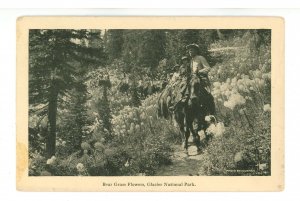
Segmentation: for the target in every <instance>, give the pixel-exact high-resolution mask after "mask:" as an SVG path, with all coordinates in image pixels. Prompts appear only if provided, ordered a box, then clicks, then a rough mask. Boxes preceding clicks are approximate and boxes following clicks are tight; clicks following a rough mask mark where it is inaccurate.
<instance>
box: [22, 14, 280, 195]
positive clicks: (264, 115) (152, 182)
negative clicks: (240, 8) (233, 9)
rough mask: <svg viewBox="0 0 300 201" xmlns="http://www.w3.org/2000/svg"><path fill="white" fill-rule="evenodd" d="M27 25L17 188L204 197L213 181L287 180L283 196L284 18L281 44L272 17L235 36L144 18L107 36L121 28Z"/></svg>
mask: <svg viewBox="0 0 300 201" xmlns="http://www.w3.org/2000/svg"><path fill="white" fill-rule="evenodd" d="M24 19H25V22H27V23H29V26H26V29H25V28H23V29H21V28H20V29H19V30H18V31H20V33H18V34H19V38H18V40H19V43H18V44H19V46H18V48H19V49H18V50H20V52H22V51H23V50H24V51H26V54H25V55H22V58H25V60H22V61H23V62H18V74H19V76H22V77H23V78H24V79H23V81H22V80H20V82H22V84H21V88H22V89H21V88H20V89H19V90H21V91H22V94H25V97H24V96H20V97H21V98H19V99H18V101H19V100H20V101H21V105H22V111H23V112H24V113H23V114H22V115H20V119H21V120H22V126H21V127H22V128H23V130H22V133H18V139H17V141H18V147H17V154H18V155H17V162H18V164H19V166H18V168H17V180H18V178H19V179H20V180H22V177H26V178H28V179H29V180H30V179H33V180H34V181H36V180H35V179H37V180H38V181H40V180H41V181H43V179H50V180H51V181H53V182H57V181H59V180H57V181H56V178H66V180H67V179H68V178H70V179H74V178H76V177H77V178H79V179H84V178H102V179H101V181H100V180H99V181H97V180H95V181H97V182H98V186H97V187H94V188H92V189H97V188H99V190H102V191H105V190H108V191H109V190H112V188H118V187H120V189H121V190H122V187H124V189H130V188H131V187H132V188H133V189H132V190H136V189H144V191H145V190H147V188H150V189H154V190H157V188H159V187H164V188H168V187H171V188H170V189H172V190H174V189H178V191H182V190H183V189H184V188H189V187H190V189H188V190H186V191H201V189H202V187H203V186H201V187H199V184H198V183H197V182H200V183H201V181H203V178H204V177H205V179H206V180H209V179H210V178H228V179H234V181H238V180H239V179H251V178H253V180H251V182H249V185H250V186H251V184H252V183H253V181H255V179H257V180H258V181H259V178H261V179H262V181H264V179H266V180H270V179H272V178H273V177H275V178H276V182H277V183H276V184H274V185H276V187H274V186H272V185H271V186H272V187H270V188H271V189H272V190H276V189H277V191H278V190H280V189H282V186H283V180H282V177H283V169H282V168H281V167H282V166H283V130H282V129H283V127H282V126H283V117H282V116H280V115H281V114H283V105H282V104H283V102H281V101H282V99H283V88H284V85H283V79H282V77H281V76H282V74H281V72H283V69H284V67H283V63H280V62H281V61H283V45H282V44H283V36H282V35H283V26H282V21H280V20H279V19H276V18H275V19H273V20H274V21H275V22H276V23H277V24H276V23H275V22H274V24H275V25H278V26H279V28H278V29H279V30H280V31H281V32H280V33H282V35H280V36H278V33H279V32H274V29H275V28H274V27H275V25H274V27H273V24H265V26H262V25H261V24H262V23H264V20H265V19H264V18H262V19H260V18H257V19H256V20H257V21H258V26H257V27H256V26H252V25H250V26H249V27H247V26H243V25H240V24H238V25H235V23H236V21H234V20H232V22H233V25H231V26H228V27H227V28H226V27H224V25H222V26H221V25H220V26H219V27H218V26H210V27H209V26H197V25H193V24H192V20H198V19H197V18H196V19H195V18H193V19H192V20H191V21H189V19H188V18H182V19H183V22H185V23H186V24H189V25H191V24H192V25H193V26H189V27H185V26H182V21H180V20H182V19H180V20H179V21H180V23H179V22H178V23H176V20H174V19H173V18H164V20H166V21H168V22H170V23H171V22H172V23H173V26H165V27H164V23H162V25H159V26H158V27H156V26H153V25H152V27H151V23H153V22H151V20H148V19H147V18H145V19H138V20H137V21H138V22H139V23H143V22H145V24H144V25H143V26H139V24H138V23H137V24H135V21H134V19H133V20H128V21H129V24H130V23H131V24H133V26H132V27H130V26H129V27H124V26H119V24H117V25H114V26H107V25H105V24H104V25H103V26H101V22H103V21H106V24H109V23H110V21H109V20H107V19H105V18H100V19H99V20H98V21H97V19H96V20H91V21H97V22H99V23H95V24H93V25H92V26H90V27H88V26H81V28H80V26H73V27H72V26H71V25H70V24H68V22H67V21H66V22H65V23H66V24H65V25H64V26H63V27H59V26H58V27H57V28H55V26H53V24H51V26H49V27H47V26H45V25H43V24H41V25H43V26H37V25H36V24H37V23H35V22H36V21H35V19H34V18H30V17H28V18H26V17H25V18H20V19H19V22H18V23H19V24H21V25H25V24H26V23H24ZM32 19H33V20H32ZM53 19H55V18H50V20H49V21H51V22H52V23H53V22H54V21H55V20H53ZM64 19H67V18H62V21H63V20H64ZM69 19H71V18H69ZM199 19H200V18H199ZM221 19H222V18H221ZM270 19H272V18H270ZM31 20H32V21H33V23H32V24H34V26H32V25H30V22H31ZM39 20H40V21H42V20H43V18H40V19H39ZM56 20H58V19H56ZM82 20H83V21H84V20H86V19H84V18H82ZM126 20H127V19H125V21H126ZM201 20H202V22H203V21H205V18H204V19H201ZM201 20H198V21H200V22H199V23H200V24H201ZM226 20H228V21H230V20H231V19H226V18H224V24H226V23H227V22H228V21H227V22H226ZM247 20H249V21H251V20H252V24H255V20H253V19H247ZM46 21H47V19H46ZM71 21H72V23H75V21H76V20H71ZM112 21H113V22H112V24H114V20H112ZM115 21H117V20H115ZM121 21H122V20H119V21H117V22H118V23H122V22H121ZM148 21H150V25H147V23H146V22H148ZM152 21H154V23H156V24H159V22H160V20H155V18H154V20H152ZM216 21H217V20H216V19H208V21H207V23H208V24H210V23H211V22H216ZM78 23H79V22H78ZM239 23H241V24H243V20H242V19H241V20H240V21H239ZM46 24H47V23H46ZM245 24H247V23H245ZM18 34H17V35H18ZM276 34H277V35H276ZM274 35H275V36H274ZM274 37H275V38H274ZM21 38H22V40H21ZM278 38H279V39H281V40H282V41H280V42H279V41H278ZM274 41H276V42H274ZM274 49H276V50H277V51H276V50H275V51H274ZM24 51H23V53H24ZM274 58H277V60H276V61H275V62H274ZM18 59H20V57H18ZM26 62H27V63H26ZM24 66H26V67H24ZM274 76H275V77H274ZM275 81H276V86H274V82H275ZM18 86H20V85H18ZM18 94H19V93H18ZM274 97H275V98H274ZM276 100H277V101H276ZM23 106H24V107H23ZM274 106H275V107H274ZM19 108H20V107H19ZM278 110H279V111H278ZM274 112H275V114H278V115H275V116H277V119H275V120H274ZM19 114H20V113H18V115H19ZM23 115H26V116H27V117H24V116H23ZM271 122H272V123H271ZM276 122H277V124H275V125H274V123H276ZM18 123H19V121H18ZM276 125H277V126H279V128H277V127H276ZM280 125H282V126H280ZM275 127H276V130H275ZM19 136H21V137H19ZM272 150H273V151H272ZM274 151H276V153H275V152H274ZM274 154H275V155H274ZM24 157H26V158H24ZM274 158H275V160H276V158H277V160H276V161H274ZM20 164H21V165H20ZM273 170H275V171H273ZM57 176H59V177H57ZM165 176H167V177H165ZM207 176H208V177H207ZM272 176H273V177H272ZM136 178H137V180H136ZM148 178H149V179H148ZM162 178H163V179H162ZM176 178H178V180H177V179H176ZM179 178H180V179H179ZM190 178H192V180H190ZM106 179H107V180H106ZM225 180H226V179H224V181H225ZM76 181H78V180H76ZM85 181H88V180H85ZM215 182H216V181H215ZM216 183H217V182H216ZM250 183H251V184H250ZM222 185H223V188H224V189H226V186H227V185H228V183H227V184H226V183H222ZM25 186H26V185H25ZM29 186H30V185H29ZM242 186H243V185H242ZM265 186H267V185H265ZM27 187H28V185H27ZM29 188H30V187H29ZM45 188H46V187H45ZM25 189H26V188H25ZM46 189H47V188H46ZM66 189H68V188H67V187H66ZM70 189H72V188H70ZM124 189H123V190H124ZM180 189H181V190H180ZM203 189H207V188H205V187H204V188H203ZM217 189H219V187H216V189H215V190H217ZM229 189H230V188H229ZM267 189H269V188H268V187H267ZM31 190H32V189H31ZM35 190H38V189H35ZM52 190H53V189H52ZM208 190H213V189H211V187H209V189H208ZM243 190H247V189H246V188H243ZM249 190H251V188H249ZM262 190H263V189H262ZM129 191H130V190H129ZM141 191H143V190H141ZM165 191H169V190H168V189H165Z"/></svg>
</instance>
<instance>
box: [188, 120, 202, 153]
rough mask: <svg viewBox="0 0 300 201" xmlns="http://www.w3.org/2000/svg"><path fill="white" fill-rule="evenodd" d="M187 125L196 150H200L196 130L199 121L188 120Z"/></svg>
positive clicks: (197, 129)
mask: <svg viewBox="0 0 300 201" xmlns="http://www.w3.org/2000/svg"><path fill="white" fill-rule="evenodd" d="M189 127H190V128H191V129H190V130H191V132H192V135H193V142H194V143H195V145H196V147H197V151H198V152H199V151H200V137H199V135H198V131H199V123H198V120H197V119H194V121H190V122H189Z"/></svg>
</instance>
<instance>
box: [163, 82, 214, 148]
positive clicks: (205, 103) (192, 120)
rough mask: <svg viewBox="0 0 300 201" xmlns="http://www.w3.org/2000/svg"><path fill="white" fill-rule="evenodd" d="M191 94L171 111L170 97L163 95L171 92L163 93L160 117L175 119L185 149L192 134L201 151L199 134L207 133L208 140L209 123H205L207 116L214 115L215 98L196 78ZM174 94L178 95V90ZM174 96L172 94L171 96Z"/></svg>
mask: <svg viewBox="0 0 300 201" xmlns="http://www.w3.org/2000/svg"><path fill="white" fill-rule="evenodd" d="M190 83H191V93H190V95H189V96H188V97H187V98H186V100H185V101H178V102H177V103H176V104H175V106H174V108H173V110H172V111H171V110H170V109H169V105H170V102H171V101H170V98H169V97H170V96H167V97H166V96H165V95H164V94H163V93H165V94H166V93H167V94H170V93H171V91H170V90H169V91H168V92H164V91H163V92H162V94H161V97H160V99H159V101H158V115H159V116H161V117H164V118H168V117H171V118H174V119H175V121H176V122H177V124H178V125H179V128H180V132H181V134H182V140H183V147H184V149H185V150H187V149H188V139H189V137H190V134H191V133H192V135H193V142H194V143H195V145H196V147H197V150H198V151H200V148H201V143H200V136H199V135H198V132H199V131H200V130H203V131H204V133H205V140H206V141H207V140H208V138H209V137H208V135H206V132H205V131H206V129H207V128H208V126H209V123H208V122H206V121H205V117H206V116H207V115H214V113H215V106H214V101H213V97H212V95H211V94H210V93H208V92H207V90H206V89H205V88H204V87H203V86H202V84H201V81H200V79H199V78H197V77H194V78H192V80H191V82H190ZM173 93H176V88H175V89H174V91H173ZM171 95H172V94H171Z"/></svg>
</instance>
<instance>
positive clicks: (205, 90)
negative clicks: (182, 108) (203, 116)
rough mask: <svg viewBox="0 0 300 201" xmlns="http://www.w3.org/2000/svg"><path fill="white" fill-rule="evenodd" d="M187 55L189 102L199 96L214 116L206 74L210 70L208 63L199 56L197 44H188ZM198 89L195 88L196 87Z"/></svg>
mask: <svg viewBox="0 0 300 201" xmlns="http://www.w3.org/2000/svg"><path fill="white" fill-rule="evenodd" d="M186 49H187V50H188V54H189V56H190V66H189V67H190V69H189V70H188V71H190V72H191V77H190V79H188V85H189V87H190V90H189V92H190V100H191V102H193V101H195V100H196V99H198V98H199V97H200V96H203V97H202V98H204V99H205V101H204V102H205V103H206V104H207V105H206V106H207V108H209V110H210V113H211V114H212V115H214V114H215V103H214V98H213V96H212V95H211V93H210V82H209V78H208V73H209V71H210V69H211V67H210V66H209V64H208V62H207V61H206V59H205V58H204V57H203V56H200V55H199V53H200V50H199V46H198V45H197V44H194V43H193V44H190V45H187V46H186ZM198 85H199V86H200V87H196V86H198Z"/></svg>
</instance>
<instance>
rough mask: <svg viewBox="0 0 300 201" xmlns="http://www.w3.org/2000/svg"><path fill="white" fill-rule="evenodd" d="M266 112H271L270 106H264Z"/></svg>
mask: <svg viewBox="0 0 300 201" xmlns="http://www.w3.org/2000/svg"><path fill="white" fill-rule="evenodd" d="M264 112H271V105H270V104H266V105H264Z"/></svg>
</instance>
